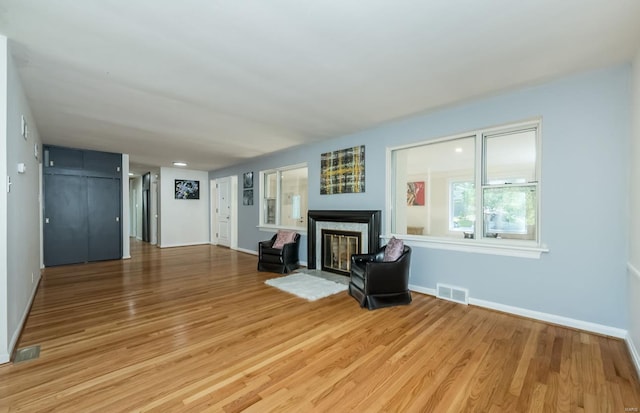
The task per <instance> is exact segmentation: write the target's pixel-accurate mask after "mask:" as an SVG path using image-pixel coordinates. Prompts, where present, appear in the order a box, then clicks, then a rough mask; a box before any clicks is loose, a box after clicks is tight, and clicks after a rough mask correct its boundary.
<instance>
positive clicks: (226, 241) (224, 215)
mask: <svg viewBox="0 0 640 413" xmlns="http://www.w3.org/2000/svg"><path fill="white" fill-rule="evenodd" d="M216 185H217V191H216V192H217V200H216V204H217V207H216V222H217V225H218V226H217V228H216V238H217V239H218V245H224V246H226V247H229V246H231V181H230V179H229V177H226V178H221V179H218V180H217V181H216Z"/></svg>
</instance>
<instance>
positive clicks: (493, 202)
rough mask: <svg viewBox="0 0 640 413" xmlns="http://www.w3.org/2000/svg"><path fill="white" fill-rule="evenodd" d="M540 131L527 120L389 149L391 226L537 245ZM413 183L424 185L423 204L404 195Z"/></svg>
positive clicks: (402, 231) (445, 235)
mask: <svg viewBox="0 0 640 413" xmlns="http://www.w3.org/2000/svg"><path fill="white" fill-rule="evenodd" d="M539 130H540V124H539V122H528V123H522V124H517V125H510V126H506V127H502V128H495V129H485V130H479V131H475V132H473V133H469V134H464V135H460V136H453V137H450V138H445V139H439V140H437V141H432V142H425V143H422V144H417V145H412V146H409V147H403V148H397V149H393V150H391V162H392V174H393V176H392V179H391V182H392V188H391V189H392V198H393V200H392V214H391V231H392V232H393V233H395V234H416V232H415V229H416V228H419V229H420V231H419V232H418V234H419V235H423V236H427V237H434V238H436V237H437V238H444V239H467V240H465V241H464V242H468V243H471V242H477V241H478V240H486V241H487V242H488V241H489V240H491V242H497V243H502V244H518V245H520V244H522V245H526V244H527V243H529V244H536V245H537V243H538V216H539V213H538V209H539V203H538V193H539V188H538V186H539V183H538V176H539V156H538V147H539V140H540V138H539ZM412 182H424V183H425V202H424V205H422V204H420V205H416V204H415V203H408V202H407V201H406V200H407V193H406V191H407V187H408V184H410V183H412ZM471 239H473V241H471ZM498 240H500V241H498Z"/></svg>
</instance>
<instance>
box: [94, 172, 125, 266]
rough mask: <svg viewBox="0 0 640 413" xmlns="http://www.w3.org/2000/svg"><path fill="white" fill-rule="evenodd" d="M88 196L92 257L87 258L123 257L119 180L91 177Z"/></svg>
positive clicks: (99, 259) (113, 258) (111, 258)
mask: <svg viewBox="0 0 640 413" xmlns="http://www.w3.org/2000/svg"><path fill="white" fill-rule="evenodd" d="M86 179H87V200H88V206H89V210H88V216H87V221H88V225H89V258H88V260H87V261H102V260H117V259H120V258H121V257H122V248H121V245H122V242H121V240H122V236H121V225H120V180H119V179H113V178H96V177H88V178H86Z"/></svg>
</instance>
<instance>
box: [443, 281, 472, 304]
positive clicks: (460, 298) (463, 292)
mask: <svg viewBox="0 0 640 413" xmlns="http://www.w3.org/2000/svg"><path fill="white" fill-rule="evenodd" d="M436 297H438V298H442V299H443V300H448V301H454V302H456V303H460V304H464V305H467V304H469V290H467V289H466V288H461V287H455V286H453V285H447V284H440V283H438V284H436Z"/></svg>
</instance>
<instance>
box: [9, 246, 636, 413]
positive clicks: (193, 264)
mask: <svg viewBox="0 0 640 413" xmlns="http://www.w3.org/2000/svg"><path fill="white" fill-rule="evenodd" d="M132 257H133V258H132V259H130V260H123V261H108V262H100V263H89V264H84V265H72V266H62V267H55V268H47V269H46V270H45V272H44V277H43V280H42V282H41V285H40V287H39V290H38V292H37V294H36V297H35V299H34V303H33V307H32V309H31V312H30V315H29V318H28V320H27V323H26V325H25V329H24V331H23V334H22V337H21V339H20V342H19V347H24V346H28V345H32V344H39V345H40V346H41V354H40V358H39V359H37V360H33V361H28V362H24V363H20V364H15V365H13V364H6V365H3V366H0V412H3V413H9V412H82V413H84V412H206V411H211V412H226V413H229V412H260V413H262V412H269V411H273V412H301V411H304V412H311V411H313V412H316V411H317V412H377V411H390V412H398V411H402V412H413V411H452V412H457V411H488V412H501V411H519V412H526V411H532V412H535V411H544V412H548V411H558V412H583V411H585V412H588V411H613V412H615V411H623V410H624V409H625V408H631V409H633V408H636V407H640V383H639V381H638V377H637V376H636V373H635V369H634V367H633V365H632V364H631V359H630V357H629V354H628V352H627V349H626V345H625V343H624V342H623V341H621V340H618V339H615V338H610V337H603V336H597V335H593V334H589V333H586V332H582V331H576V330H572V329H568V328H563V327H559V326H554V325H549V324H545V323H541V322H538V321H534V320H529V319H525V318H520V317H515V316H511V315H507V314H503V313H499V312H496V311H490V310H486V309H481V308H478V307H473V306H462V305H459V304H455V303H451V302H447V301H442V300H437V299H435V298H434V297H430V296H425V295H421V294H416V293H414V294H413V297H414V301H413V303H412V304H411V305H409V306H400V307H393V308H388V309H382V310H376V311H367V310H364V309H361V308H360V307H359V306H358V304H357V302H356V301H355V300H353V299H352V298H351V297H349V296H348V294H347V293H346V292H345V293H339V294H336V295H333V296H330V297H327V298H324V299H321V300H318V301H315V302H307V301H306V300H303V299H300V298H297V297H295V296H292V295H289V294H287V293H284V292H282V291H280V290H277V289H275V288H272V287H269V286H267V285H265V284H264V281H265V280H267V279H269V278H273V277H276V276H278V275H277V274H271V273H264V272H257V271H256V269H255V268H256V257H255V256H252V255H249V254H244V253H240V252H237V251H232V250H229V249H226V248H219V247H215V246H209V245H202V246H193V247H184V248H170V249H158V248H155V247H152V246H149V245H147V244H144V243H141V242H137V241H133V242H132Z"/></svg>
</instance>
